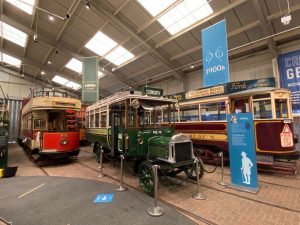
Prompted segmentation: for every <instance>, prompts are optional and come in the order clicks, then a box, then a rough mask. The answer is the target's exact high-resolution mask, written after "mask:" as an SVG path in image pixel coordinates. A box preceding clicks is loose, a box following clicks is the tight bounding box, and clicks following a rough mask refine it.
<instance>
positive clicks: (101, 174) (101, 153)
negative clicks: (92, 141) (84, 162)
mask: <svg viewBox="0 0 300 225" xmlns="http://www.w3.org/2000/svg"><path fill="white" fill-rule="evenodd" d="M103 153H104V151H103V149H102V146H100V159H99V174H98V177H104V174H103V173H102V168H103V165H102V164H103Z"/></svg>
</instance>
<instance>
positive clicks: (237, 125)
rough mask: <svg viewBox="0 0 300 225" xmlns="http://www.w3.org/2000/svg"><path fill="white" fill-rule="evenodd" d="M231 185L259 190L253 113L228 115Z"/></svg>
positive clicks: (252, 190) (254, 190)
mask: <svg viewBox="0 0 300 225" xmlns="http://www.w3.org/2000/svg"><path fill="white" fill-rule="evenodd" d="M227 124H228V143H229V156H230V172H231V186H233V187H237V188H239V189H246V190H249V191H251V192H257V191H258V181H257V166H256V152H255V139H254V129H253V115H252V113H238V114H229V115H227Z"/></svg>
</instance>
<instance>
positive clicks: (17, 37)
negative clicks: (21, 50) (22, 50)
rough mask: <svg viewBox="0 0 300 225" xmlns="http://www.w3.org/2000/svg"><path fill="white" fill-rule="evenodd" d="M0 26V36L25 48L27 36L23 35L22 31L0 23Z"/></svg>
mask: <svg viewBox="0 0 300 225" xmlns="http://www.w3.org/2000/svg"><path fill="white" fill-rule="evenodd" d="M0 26H1V28H2V29H0V35H1V36H2V37H3V38H5V39H7V40H9V41H11V42H13V43H15V44H17V45H20V46H21V47H25V45H26V40H27V37H28V35H27V34H26V33H24V32H23V31H20V30H18V29H17V28H14V27H12V26H10V25H8V24H7V23H4V22H1V21H0Z"/></svg>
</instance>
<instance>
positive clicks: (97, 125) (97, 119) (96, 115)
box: [95, 113, 100, 127]
mask: <svg viewBox="0 0 300 225" xmlns="http://www.w3.org/2000/svg"><path fill="white" fill-rule="evenodd" d="M99 119H100V117H99V113H96V114H95V127H99Z"/></svg>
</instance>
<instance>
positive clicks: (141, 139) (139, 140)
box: [137, 136, 144, 145]
mask: <svg viewBox="0 0 300 225" xmlns="http://www.w3.org/2000/svg"><path fill="white" fill-rule="evenodd" d="M137 143H139V144H140V145H142V144H143V143H144V139H143V138H142V137H141V136H138V138H137Z"/></svg>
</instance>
